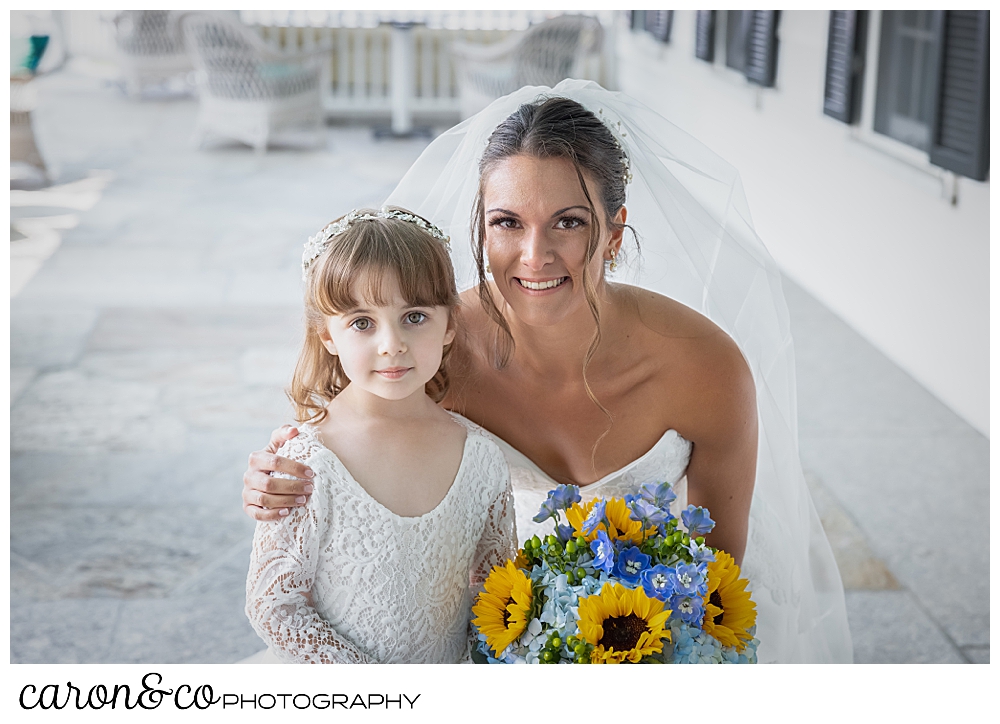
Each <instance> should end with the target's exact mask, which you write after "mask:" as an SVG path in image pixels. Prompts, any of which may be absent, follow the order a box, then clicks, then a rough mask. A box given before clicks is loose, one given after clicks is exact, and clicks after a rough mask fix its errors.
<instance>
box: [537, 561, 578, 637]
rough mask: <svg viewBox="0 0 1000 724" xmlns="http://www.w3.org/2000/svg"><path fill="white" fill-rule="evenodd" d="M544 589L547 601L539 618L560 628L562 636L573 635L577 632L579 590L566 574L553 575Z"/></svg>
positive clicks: (553, 626) (550, 625)
mask: <svg viewBox="0 0 1000 724" xmlns="http://www.w3.org/2000/svg"><path fill="white" fill-rule="evenodd" d="M546 583H547V585H546V586H545V588H544V589H543V594H542V595H543V597H544V599H545V603H544V604H543V605H542V612H541V614H539V616H538V620H539V621H541V622H542V623H544V624H548V626H549V627H550V628H555V629H558V630H559V631H561V632H562V636H563V637H566V636H572V635H573V634H574V633H576V621H577V607H578V606H579V598H578V595H577V591H576V590H575V588H574V587H573V586H570V585H569V583H568V582H567V580H566V574H565V573H560V574H559V575H553V576H552V578H551V580H549V581H547V582H546Z"/></svg>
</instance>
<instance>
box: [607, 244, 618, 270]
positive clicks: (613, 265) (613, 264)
mask: <svg viewBox="0 0 1000 724" xmlns="http://www.w3.org/2000/svg"><path fill="white" fill-rule="evenodd" d="M617 255H618V252H616V251H615V250H614V249H612V250H611V264H609V265H608V271H612V272H613V271H614V270H615V269H617V268H618V262H617V261H616V260H615V257H616V256H617Z"/></svg>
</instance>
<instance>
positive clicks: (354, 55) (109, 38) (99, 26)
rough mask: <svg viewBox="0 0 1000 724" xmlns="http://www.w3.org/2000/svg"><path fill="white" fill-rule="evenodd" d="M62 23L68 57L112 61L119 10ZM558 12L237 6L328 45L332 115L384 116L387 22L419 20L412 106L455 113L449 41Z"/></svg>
mask: <svg viewBox="0 0 1000 724" xmlns="http://www.w3.org/2000/svg"><path fill="white" fill-rule="evenodd" d="M59 14H60V15H61V23H62V28H63V32H64V34H65V37H66V47H67V50H68V52H69V53H70V54H71V55H78V56H86V57H91V58H97V59H100V60H114V59H115V57H116V55H115V40H114V25H113V22H112V20H113V18H114V16H115V14H116V11H108V10H101V11H96V10H89V11H84V10H70V11H62V12H60V13H59ZM558 14H560V12H559V11H541V10H534V11H524V10H518V11H484V10H462V11H429V12H421V13H417V12H413V11H325V10H319V11H315V10H309V11H259V10H254V11H250V10H244V11H240V13H239V15H240V18H241V19H242V20H243V22H245V23H246V24H248V25H250V26H252V27H254V28H256V29H257V31H258V32H259V33H260V34H261V36H262V37H263V38H265V39H266V40H267V41H268V42H269V43H272V44H273V45H274V46H275V47H277V48H288V49H310V48H315V47H323V46H325V47H330V48H332V49H333V58H332V64H333V65H332V68H331V73H330V77H331V78H332V87H331V88H330V89H329V90H328V92H327V93H326V94H325V98H324V106H325V108H326V110H327V112H328V114H329V115H331V116H339V117H351V116H369V115H385V114H388V113H389V112H390V108H391V102H392V100H391V94H392V88H391V84H390V80H389V75H390V73H389V71H390V65H389V58H390V55H389V44H390V34H391V27H390V26H388V25H385V24H384V23H387V22H400V21H404V22H405V21H419V22H420V24H419V25H416V26H415V27H414V28H413V36H414V41H415V49H416V55H415V65H416V79H415V84H414V98H413V99H412V110H413V112H414V113H417V114H434V115H444V116H452V117H454V116H457V115H458V113H459V99H458V87H457V82H456V78H455V75H456V74H455V67H454V61H453V59H452V56H451V53H450V52H449V48H450V45H451V42H452V41H453V40H456V39H457V40H462V41H465V42H469V43H484V44H486V43H496V42H499V41H501V40H503V39H504V38H506V37H507V36H508V35H510V34H511V33H513V32H518V31H521V30H524V29H526V28H527V27H528V26H529V25H530V24H532V23H537V22H540V21H542V20H545V19H546V18H549V17H554V16H555V15H558ZM592 14H594V15H596V16H597V17H598V18H599V19H600V20H601V22H602V23H603V24H604V26H605V29H606V32H605V34H604V38H605V49H604V52H603V53H602V55H600V56H594V57H592V58H590V59H588V60H587V61H586V63H585V65H584V68H583V71H584V72H583V75H584V77H585V78H589V79H592V80H596V81H598V82H599V83H601V84H602V85H604V86H605V87H608V88H615V87H616V85H617V83H616V79H615V51H614V38H615V35H616V33H615V32H614V28H613V24H614V21H615V17H614V12H613V11H599V12H595V13H592Z"/></svg>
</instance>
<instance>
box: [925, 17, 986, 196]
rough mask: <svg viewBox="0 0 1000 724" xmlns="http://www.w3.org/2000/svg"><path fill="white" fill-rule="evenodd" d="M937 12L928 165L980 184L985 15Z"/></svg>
mask: <svg viewBox="0 0 1000 724" xmlns="http://www.w3.org/2000/svg"><path fill="white" fill-rule="evenodd" d="M940 12H942V13H943V14H944V18H943V22H941V23H939V24H938V28H939V30H938V33H939V42H938V47H939V48H940V52H939V54H938V72H937V88H936V92H935V93H934V98H935V106H934V122H933V125H932V126H931V148H930V159H931V163H933V164H934V165H935V166H940V167H941V168H946V169H948V170H949V171H954V172H955V173H957V174H961V175H962V176H967V177H969V178H971V179H975V180H976V181H985V180H986V174H987V172H988V171H989V168H990V145H989V140H990V139H989V133H990V129H989V125H990V95H989V89H990V51H989V48H990V13H989V11H988V10H947V11H940Z"/></svg>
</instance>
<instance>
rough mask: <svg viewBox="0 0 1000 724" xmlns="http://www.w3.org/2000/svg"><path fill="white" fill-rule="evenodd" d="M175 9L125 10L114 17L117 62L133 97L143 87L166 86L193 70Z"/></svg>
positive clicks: (178, 15) (135, 96)
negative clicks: (166, 82)
mask: <svg viewBox="0 0 1000 724" xmlns="http://www.w3.org/2000/svg"><path fill="white" fill-rule="evenodd" d="M179 17H180V13H179V12H177V11H172V10H124V11H122V12H120V13H118V15H116V16H115V19H114V23H115V44H116V45H117V49H118V62H119V63H120V65H121V68H122V72H123V73H124V75H125V90H126V92H127V93H128V94H129V95H130V96H132V97H133V98H138V97H139V96H141V95H142V90H143V88H144V87H146V86H149V85H154V84H157V83H163V82H164V81H168V80H170V79H172V78H175V77H177V76H181V75H186V74H188V73H190V72H191V71H192V70H194V66H192V65H191V60H190V59H189V58H188V55H187V52H186V51H185V50H184V39H183V38H182V37H181V35H180V29H179V28H178V26H177V22H178V19H179Z"/></svg>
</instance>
